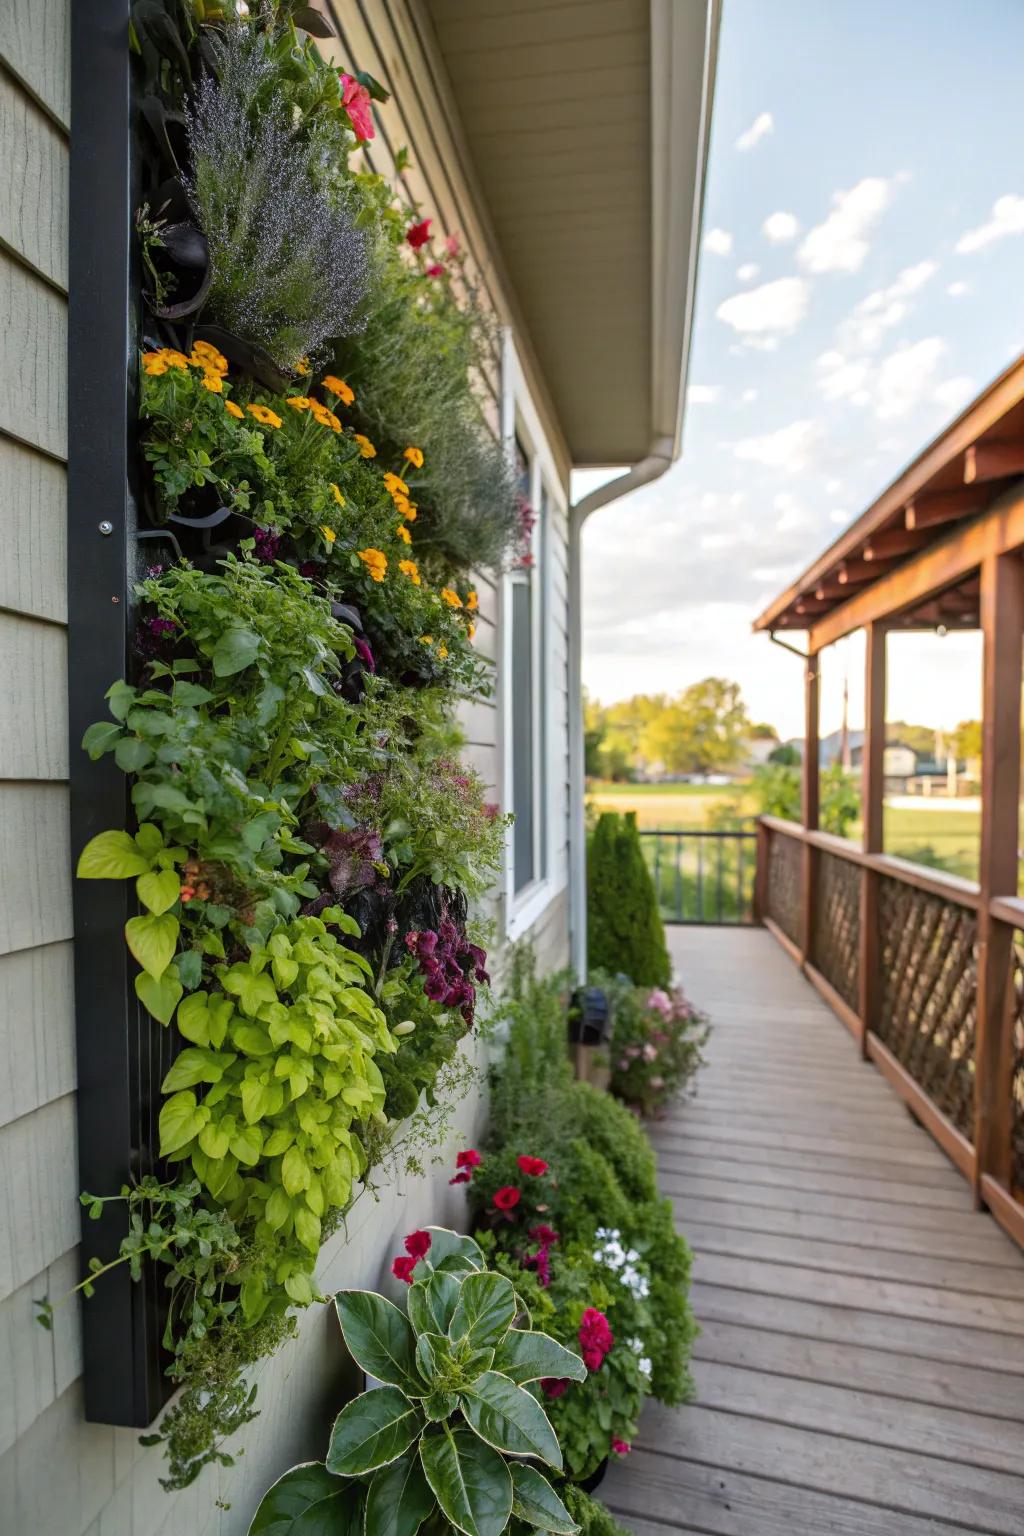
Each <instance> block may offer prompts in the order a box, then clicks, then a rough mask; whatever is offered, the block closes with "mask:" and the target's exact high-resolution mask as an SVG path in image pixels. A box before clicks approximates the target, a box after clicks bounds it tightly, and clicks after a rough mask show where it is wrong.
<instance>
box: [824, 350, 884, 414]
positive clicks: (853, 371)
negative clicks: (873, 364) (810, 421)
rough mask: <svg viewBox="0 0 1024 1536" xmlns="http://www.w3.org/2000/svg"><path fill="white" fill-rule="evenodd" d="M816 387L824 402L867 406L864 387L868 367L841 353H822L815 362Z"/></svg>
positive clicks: (864, 363) (866, 364)
mask: <svg viewBox="0 0 1024 1536" xmlns="http://www.w3.org/2000/svg"><path fill="white" fill-rule="evenodd" d="M816 366H817V374H818V385H819V387H820V389H821V392H822V394H823V395H824V396H825V399H826V400H851V401H852V402H853V404H854V405H867V403H868V400H869V399H870V395H868V393H867V391H866V389H865V385H866V384H867V382H868V378H869V376H870V372H871V369H870V365H869V364H868V363H866V362H863V361H858V360H856V359H850V358H848V357H846V356H845V355H844V354H843V353H842V352H836V351H831V352H823V353H822V354H821V356H820V357H819V358H818V362H817V365H816Z"/></svg>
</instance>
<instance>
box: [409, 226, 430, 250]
mask: <svg viewBox="0 0 1024 1536" xmlns="http://www.w3.org/2000/svg"><path fill="white" fill-rule="evenodd" d="M432 222H433V221H432V220H431V219H420V221H419V223H418V224H410V225H409V228H408V229H407V230H406V232H405V238H406V240H407V241H408V242H409V244H410V245H411V246H412V248H413V250H414V251H418V250H419V249H420V247H421V246H424V245H426V243H427V241H428V240H429V239H430V226H431V223H432Z"/></svg>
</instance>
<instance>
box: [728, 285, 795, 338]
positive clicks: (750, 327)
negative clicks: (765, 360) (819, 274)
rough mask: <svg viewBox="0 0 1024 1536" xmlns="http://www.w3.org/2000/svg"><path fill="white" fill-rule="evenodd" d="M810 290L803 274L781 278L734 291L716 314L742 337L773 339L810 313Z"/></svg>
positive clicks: (787, 332)
mask: <svg viewBox="0 0 1024 1536" xmlns="http://www.w3.org/2000/svg"><path fill="white" fill-rule="evenodd" d="M809 291H810V290H809V285H808V284H807V282H806V281H805V280H804V279H803V278H802V277H780V278H777V279H776V281H775V282H773V283H762V285H761V287H760V288H751V289H750V290H749V291H748V292H747V293H734V294H733V295H732V297H731V298H729V299H726V300H724V302H723V303H721V304H719V306H718V308H717V309H716V311H715V314H716V315H717V316H718V318H719V320H722V321H724V322H725V324H726V325H729V326H731V327H732V329H733V330H734V331H738V332H739V334H740V335H741V336H744V337H747V338H750V337H755V338H764V339H767V340H769V341H772V340H773V339H774V338H775V337H777V336H788V335H789V334H790V333H791V332H792V331H795V330H796V328H797V326H798V325H799V324H800V322H801V320H802V319H803V318H804V315H805V314H806V313H807V301H808V296H809ZM755 344H756V343H755Z"/></svg>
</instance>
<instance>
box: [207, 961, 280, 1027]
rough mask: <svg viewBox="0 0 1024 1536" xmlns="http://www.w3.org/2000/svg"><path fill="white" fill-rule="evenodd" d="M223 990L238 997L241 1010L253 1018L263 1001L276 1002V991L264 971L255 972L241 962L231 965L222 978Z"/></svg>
mask: <svg viewBox="0 0 1024 1536" xmlns="http://www.w3.org/2000/svg"><path fill="white" fill-rule="evenodd" d="M221 984H222V986H223V988H224V990H225V992H230V993H231V994H232V995H233V996H234V997H237V998H238V1001H239V1003H240V1004H241V1007H242V1012H243V1013H247V1014H248V1015H249V1017H250V1019H254V1018H255V1017H256V1015H257V1013H258V1012H259V1010H260V1009H261V1008H262V1007H263V1005H264V1003H276V1002H277V991H276V989H275V987H274V983H273V982H272V981H271V979H270V977H269V976H268V975H267V973H266V972H265V971H259V972H256V971H254V970H253V969H252V967H251V966H248V965H246V964H245V963H244V961H243V962H239V964H238V965H233V966H232V967H231V969H230V971H228V973H227V975H226V976H224V977H223V979H222V983H221Z"/></svg>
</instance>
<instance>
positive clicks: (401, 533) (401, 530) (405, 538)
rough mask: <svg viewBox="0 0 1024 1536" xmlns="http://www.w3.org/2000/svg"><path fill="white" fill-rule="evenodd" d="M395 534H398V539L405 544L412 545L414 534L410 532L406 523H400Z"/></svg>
mask: <svg viewBox="0 0 1024 1536" xmlns="http://www.w3.org/2000/svg"><path fill="white" fill-rule="evenodd" d="M395 532H396V533H397V534H398V537H399V538H400V539H401V541H402V543H403V544H411V543H412V534H411V533H410V532H409V530H408V528H407V527H406V526H405V524H404V523H399V525H398V527H397V528H396V529H395Z"/></svg>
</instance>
